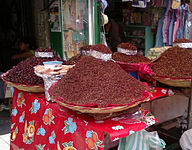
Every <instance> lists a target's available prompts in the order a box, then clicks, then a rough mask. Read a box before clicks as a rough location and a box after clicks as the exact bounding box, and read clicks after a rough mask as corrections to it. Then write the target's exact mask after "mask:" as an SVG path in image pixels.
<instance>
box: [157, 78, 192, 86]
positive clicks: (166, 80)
mask: <svg viewBox="0 0 192 150" xmlns="http://www.w3.org/2000/svg"><path fill="white" fill-rule="evenodd" d="M153 78H154V79H155V80H157V81H159V82H160V83H163V84H166V85H169V86H173V87H191V80H190V79H188V80H185V79H177V80H175V79H174V80H171V79H170V78H159V77H157V76H154V77H153Z"/></svg>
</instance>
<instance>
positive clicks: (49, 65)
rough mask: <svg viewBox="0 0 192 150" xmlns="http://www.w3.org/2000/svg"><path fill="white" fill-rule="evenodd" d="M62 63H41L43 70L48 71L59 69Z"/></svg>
mask: <svg viewBox="0 0 192 150" xmlns="http://www.w3.org/2000/svg"><path fill="white" fill-rule="evenodd" d="M62 63H63V62H62V61H46V62H43V64H44V66H45V68H47V69H48V68H49V69H61V68H62Z"/></svg>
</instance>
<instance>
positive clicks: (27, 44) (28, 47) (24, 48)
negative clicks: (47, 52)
mask: <svg viewBox="0 0 192 150" xmlns="http://www.w3.org/2000/svg"><path fill="white" fill-rule="evenodd" d="M18 48H19V51H18V53H17V54H15V55H13V56H12V57H11V58H12V60H13V61H14V62H15V63H16V64H17V63H18V62H20V61H22V60H25V59H26V58H29V57H33V56H34V50H32V49H33V45H32V40H30V39H28V38H23V39H21V40H20V42H19V44H18ZM15 63H14V64H13V65H16V64H15Z"/></svg>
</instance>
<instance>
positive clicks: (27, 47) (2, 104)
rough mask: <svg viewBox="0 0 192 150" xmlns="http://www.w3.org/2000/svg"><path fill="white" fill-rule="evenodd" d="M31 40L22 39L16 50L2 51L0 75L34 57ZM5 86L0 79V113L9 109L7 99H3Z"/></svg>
mask: <svg viewBox="0 0 192 150" xmlns="http://www.w3.org/2000/svg"><path fill="white" fill-rule="evenodd" d="M32 43H33V42H32V40H31V39H29V38H22V39H21V40H20V41H19V43H18V49H13V48H7V49H3V52H1V53H2V54H1V56H0V75H1V74H2V73H4V72H6V71H7V70H9V69H11V68H12V67H13V66H15V65H17V64H18V63H19V62H21V61H23V60H25V59H27V58H29V57H33V56H34V51H33V49H34V48H35V47H34V45H33V44H32ZM7 89H8V88H7V85H5V83H4V82H3V80H2V79H1V78H0V111H3V110H8V109H9V101H8V98H6V97H5V95H6V90H7Z"/></svg>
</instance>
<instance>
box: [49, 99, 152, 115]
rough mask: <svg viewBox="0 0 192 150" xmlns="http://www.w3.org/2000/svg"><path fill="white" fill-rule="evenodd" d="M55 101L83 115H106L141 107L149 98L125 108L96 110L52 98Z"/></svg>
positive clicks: (124, 106)
mask: <svg viewBox="0 0 192 150" xmlns="http://www.w3.org/2000/svg"><path fill="white" fill-rule="evenodd" d="M51 99H52V100H53V101H55V102H56V103H58V104H59V105H61V106H64V107H66V108H69V109H72V110H75V111H79V112H81V113H91V114H105V113H114V112H120V111H123V110H127V109H130V108H133V107H135V106H137V105H139V104H140V103H142V102H147V101H149V100H150V99H149V97H147V98H146V99H144V100H141V101H138V102H135V103H134V104H133V105H131V106H130V105H123V106H113V107H104V108H95V107H87V106H77V105H71V104H66V103H64V102H61V101H59V100H56V99H54V98H51Z"/></svg>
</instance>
